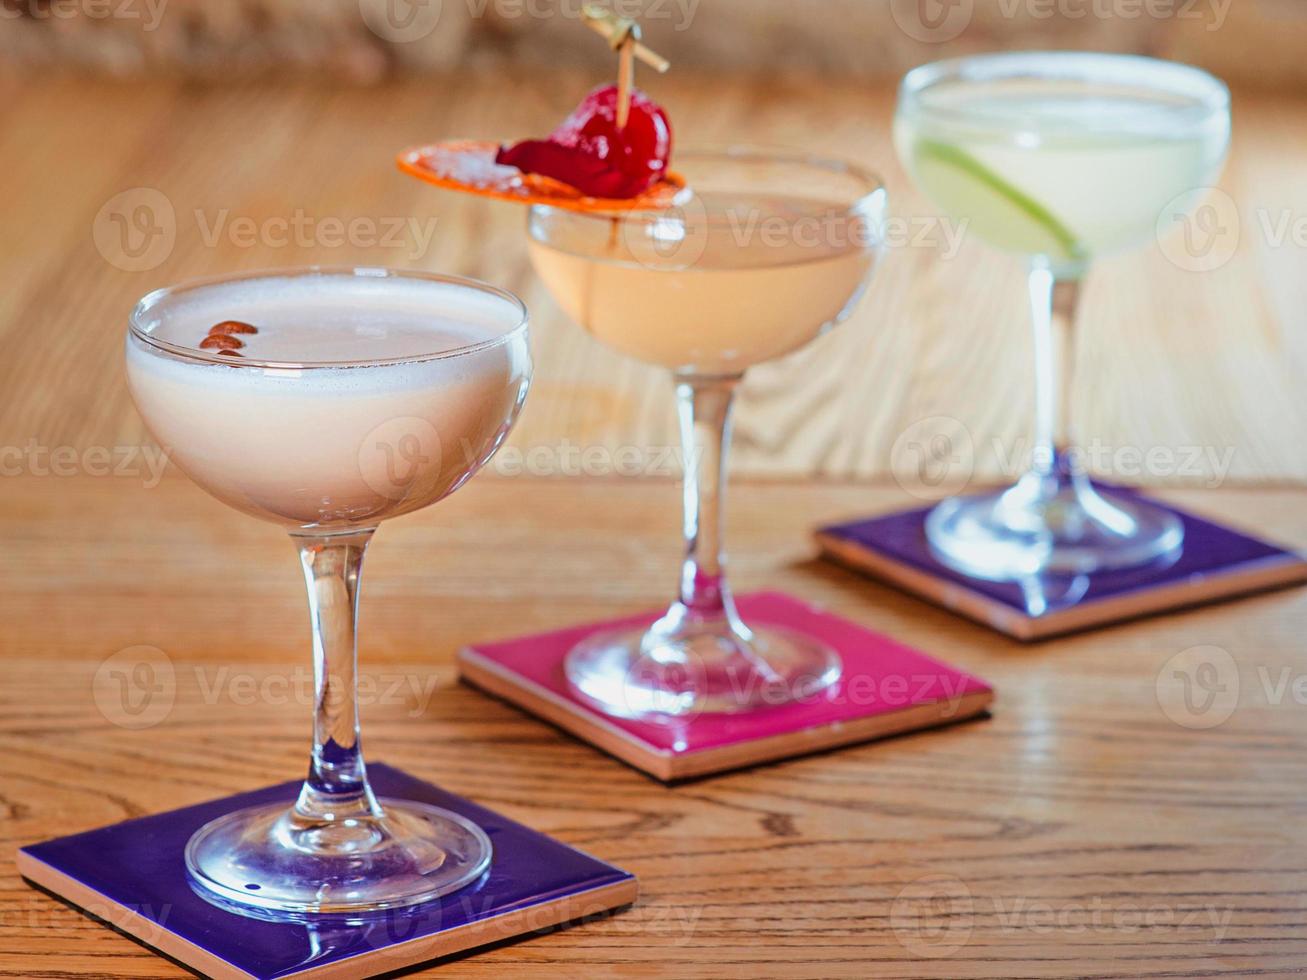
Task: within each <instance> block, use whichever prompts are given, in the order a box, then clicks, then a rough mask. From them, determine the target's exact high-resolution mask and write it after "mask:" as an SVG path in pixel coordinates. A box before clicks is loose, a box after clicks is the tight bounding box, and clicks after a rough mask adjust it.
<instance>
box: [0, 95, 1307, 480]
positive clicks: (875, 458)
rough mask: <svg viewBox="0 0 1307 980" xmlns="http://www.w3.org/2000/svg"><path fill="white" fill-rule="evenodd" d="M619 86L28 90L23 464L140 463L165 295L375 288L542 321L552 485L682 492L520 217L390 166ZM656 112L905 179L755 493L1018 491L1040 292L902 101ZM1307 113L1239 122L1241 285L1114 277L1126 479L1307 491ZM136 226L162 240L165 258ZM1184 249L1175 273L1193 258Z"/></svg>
mask: <svg viewBox="0 0 1307 980" xmlns="http://www.w3.org/2000/svg"><path fill="white" fill-rule="evenodd" d="M593 81H594V80H593V78H589V77H584V76H582V75H579V74H575V75H573V74H553V75H546V76H543V77H542V76H539V75H535V74H528V73H525V72H524V73H522V74H520V75H519V76H514V75H512V74H509V75H503V74H498V75H477V74H471V75H464V76H449V77H446V78H439V79H432V80H426V81H423V82H421V83H413V84H405V85H398V86H392V87H384V88H378V89H372V90H357V89H348V88H341V89H330V88H327V89H323V88H321V87H313V86H307V85H304V86H282V87H272V86H262V87H251V86H217V87H205V88H199V87H188V86H179V85H177V84H175V83H169V82H164V81H158V82H154V83H150V84H125V83H110V82H96V83H95V84H88V83H86V82H75V81H50V82H48V83H47V82H44V81H43V82H42V83H40V84H35V83H33V84H26V85H21V84H12V85H11V86H10V88H11V91H8V95H7V97H6V98H5V99H4V101H3V102H0V164H2V165H3V172H4V173H5V175H6V184H7V186H8V187H9V188H10V189H11V193H10V194H9V195H8V197H7V199H6V202H5V210H4V217H3V229H4V234H3V235H0V267H3V268H4V270H5V282H6V287H5V289H4V290H3V291H0V338H2V339H3V345H4V351H5V357H4V358H3V359H0V390H3V391H4V392H5V393H6V394H5V398H4V401H3V403H2V404H0V445H19V446H22V445H26V444H28V442H29V441H30V440H34V441H35V443H36V445H38V446H42V447H47V448H51V447H58V446H64V445H68V446H73V447H87V446H115V445H118V444H120V443H123V442H126V443H135V442H138V441H140V439H141V438H142V436H141V428H140V423H139V421H138V420H137V418H136V415H135V413H134V412H133V410H132V407H131V404H130V401H129V399H128V397H127V393H126V390H125V388H124V386H123V382H122V372H121V371H120V369H119V346H120V343H121V333H122V330H123V324H124V321H125V318H126V316H127V313H128V311H129V310H130V309H131V306H132V304H133V302H134V301H135V300H136V299H137V298H138V297H139V296H141V295H142V294H143V293H145V292H146V291H148V290H149V289H152V288H154V287H157V286H161V285H166V284H168V283H171V282H175V281H177V280H179V279H182V278H186V277H190V276H196V275H206V274H217V273H222V272H228V271H231V270H233V269H251V268H257V267H262V266H269V265H302V264H308V263H313V262H321V263H356V262H365V263H377V264H384V265H390V266H399V267H418V268H425V269H438V270H441V271H446V272H454V273H462V274H470V275H475V276H479V277H482V278H486V279H489V280H492V281H494V282H496V283H499V284H502V285H505V286H508V287H509V288H511V289H513V290H515V291H517V292H519V293H520V294H521V295H523V296H524V297H525V298H526V300H527V302H528V305H529V306H530V307H531V309H532V311H533V313H534V322H533V330H534V331H535V351H536V355H537V360H538V367H537V373H536V381H535V389H534V391H533V394H532V402H531V410H530V411H529V412H528V413H526V415H525V416H524V418H523V419H522V422H521V424H520V425H519V427H518V430H517V432H516V433H515V435H514V446H516V447H518V449H519V450H521V451H522V452H523V453H524V454H526V453H528V452H531V451H534V456H532V457H531V459H533V460H534V462H530V461H528V459H527V456H526V455H524V456H523V461H524V462H523V466H524V468H529V469H531V470H532V471H533V472H535V473H537V474H539V475H563V473H564V472H565V461H564V460H563V458H562V457H563V456H565V455H566V454H567V453H568V452H569V451H573V450H574V449H575V447H592V448H593V450H594V452H596V453H598V454H600V456H602V457H603V458H604V459H609V460H611V457H612V456H613V454H615V453H616V452H617V451H618V450H619V449H623V448H624V447H625V448H627V449H634V450H635V451H636V453H637V454H642V455H641V456H640V461H639V462H635V463H633V464H632V465H633V466H637V467H643V468H645V469H647V470H649V471H651V472H653V473H655V474H659V475H668V474H669V473H670V472H671V471H670V470H668V468H667V467H665V466H659V465H658V460H657V459H656V458H655V457H656V456H657V455H658V454H659V452H660V451H661V450H663V449H665V448H666V447H670V446H672V445H674V444H675V428H674V424H675V423H674V416H673V412H672V408H671V403H670V400H669V397H668V394H667V383H666V380H665V379H664V377H663V376H662V374H661V373H660V372H659V371H658V370H657V369H654V368H650V367H646V366H643V365H640V364H637V363H635V362H633V361H631V360H629V359H625V358H623V357H622V356H620V355H618V354H616V353H614V352H612V351H609V350H607V349H605V348H603V347H601V346H600V345H598V344H596V343H594V342H593V341H592V340H591V339H590V338H589V337H587V336H586V335H585V334H584V332H583V331H582V330H581V329H580V328H578V327H577V326H575V325H574V324H572V323H571V322H569V321H568V320H566V319H565V318H564V317H563V315H562V313H561V312H560V311H559V310H558V308H557V307H556V305H555V304H554V303H553V301H552V300H551V299H550V298H549V297H548V296H547V295H546V293H545V291H544V289H543V288H542V287H541V286H540V284H539V283H538V281H537V280H536V279H535V277H534V275H533V273H532V272H531V269H530V267H529V264H528V262H527V257H526V249H525V248H524V245H523V234H522V224H523V222H524V217H523V213H522V211H521V209H520V208H518V207H516V206H514V205H509V204H498V203H488V202H485V201H482V200H479V199H473V198H465V197H463V196H460V195H457V194H450V193H445V192H441V191H437V190H435V189H433V188H430V187H427V186H425V185H423V184H420V183H418V182H417V181H414V180H411V179H408V178H405V177H403V176H401V175H400V174H398V173H397V172H396V171H395V168H394V166H393V163H392V158H393V154H394V153H395V152H396V151H398V150H399V149H401V148H403V147H405V146H409V145H412V144H415V143H420V142H424V141H428V140H431V139H435V138H442V137H451V136H468V137H476V138H508V137H514V136H520V135H522V134H528V133H534V132H537V131H539V130H540V128H541V127H542V126H543V125H545V124H546V121H550V120H554V119H556V118H561V116H562V115H563V114H564V113H565V112H566V111H567V110H568V109H569V108H570V107H571V106H572V104H573V103H574V102H575V101H576V99H577V98H578V96H579V95H580V93H581V92H583V91H585V90H586V89H587V88H588V87H589V86H590V85H591V84H592V83H593ZM650 85H651V87H652V88H653V91H654V93H655V94H656V95H657V96H658V97H659V98H660V99H661V100H662V101H663V102H664V103H665V104H666V105H667V106H668V108H669V111H670V112H671V113H672V117H673V119H674V120H675V123H676V126H677V137H678V139H679V141H680V143H681V145H689V144H692V143H695V142H700V143H702V142H706V141H720V140H722V139H723V138H724V137H725V136H726V135H729V137H730V138H731V139H733V140H736V141H740V142H749V141H753V142H761V143H773V144H791V145H797V146H803V147H808V148H810V149H812V150H815V151H820V152H826V153H834V154H839V155H843V156H847V157H850V158H852V159H855V160H858V161H861V162H863V163H864V164H867V165H870V166H872V167H873V168H874V169H876V170H878V171H880V172H881V173H882V174H883V175H884V178H885V180H886V182H887V184H888V186H889V187H890V191H891V198H892V201H893V202H894V203H893V209H894V213H895V221H896V223H895V225H894V226H893V227H892V229H891V230H892V232H893V233H894V240H896V241H898V242H900V245H901V247H898V248H896V249H893V250H892V251H891V253H890V254H889V255H888V256H887V258H886V259H885V261H884V263H883V264H882V266H881V268H880V270H879V271H878V274H877V278H876V281H875V282H874V283H873V285H872V288H871V290H870V292H869V294H868V295H867V297H866V298H865V299H864V301H863V302H862V304H861V306H860V307H859V309H858V311H857V313H856V314H855V315H854V317H853V318H852V319H851V320H850V321H849V322H848V323H846V324H844V325H843V326H842V327H840V328H839V329H837V330H835V331H833V332H832V333H830V334H829V335H828V336H827V337H825V338H823V339H821V340H820V341H818V342H817V343H815V344H813V345H812V346H811V347H809V348H808V349H806V350H804V351H802V352H800V353H798V354H796V355H794V356H793V357H791V358H788V359H786V360H783V361H781V362H778V363H775V364H769V365H765V366H763V367H761V368H759V369H757V370H756V371H754V372H753V373H752V375H751V376H750V377H749V379H748V381H747V383H746V385H745V387H744V390H743V394H742V399H741V405H740V412H739V416H738V424H737V430H736V453H735V465H736V467H737V471H738V472H741V473H748V474H755V475H763V476H770V475H775V476H786V477H798V476H811V475H819V476H824V477H833V478H839V479H846V478H872V477H884V476H886V475H887V474H888V473H890V471H891V469H892V468H893V470H894V472H896V473H898V474H899V475H900V476H902V475H903V474H907V475H908V476H909V477H911V476H912V475H913V473H914V472H915V470H914V468H915V467H917V466H919V465H920V456H921V451H922V450H923V448H924V449H928V448H929V447H930V446H932V445H933V442H934V441H933V437H934V436H936V435H939V434H941V433H943V434H947V435H949V436H950V437H951V438H953V439H955V440H956V439H958V438H960V439H961V445H962V450H963V451H962V455H963V456H964V457H965V467H966V470H967V472H974V476H975V478H976V479H977V480H988V479H994V478H996V477H998V476H1000V475H1001V474H1002V473H1005V472H1010V471H1011V470H1012V469H1013V468H1014V466H1015V465H1016V463H1014V462H1013V460H1019V459H1020V458H1021V455H1022V453H1023V451H1025V450H1028V435H1029V425H1030V411H1031V402H1032V393H1031V379H1030V366H1029V358H1030V345H1029V339H1028V327H1027V314H1026V310H1025V307H1024V304H1025V298H1024V297H1025V290H1024V284H1023V282H1022V273H1021V270H1020V268H1019V266H1018V264H1017V263H1016V262H1015V261H1014V260H1012V259H1009V258H1007V257H1005V256H1002V255H999V254H997V253H994V252H991V251H989V250H988V249H986V248H984V247H983V246H981V245H980V244H978V243H971V242H965V241H964V243H963V244H962V245H961V246H960V247H959V250H958V251H957V253H956V254H953V248H954V246H951V245H950V244H949V242H950V240H951V239H949V237H948V236H949V235H951V234H954V233H955V232H956V231H957V230H958V229H957V228H955V227H953V226H951V225H950V224H949V223H947V222H941V221H940V220H939V219H938V217H937V216H936V215H935V214H934V212H933V211H931V210H930V208H929V207H928V206H927V205H926V204H925V202H924V201H923V200H922V199H921V198H920V197H919V196H918V195H917V194H916V193H915V191H914V190H913V189H912V187H911V185H910V183H909V182H908V181H907V179H906V177H905V176H904V174H903V173H902V171H901V170H900V168H899V166H898V164H897V162H896V160H895V156H894V152H893V148H892V146H891V145H890V140H889V121H890V115H891V111H892V104H893V99H892V96H893V93H892V90H891V88H889V87H875V86H869V85H866V84H844V85H842V84H838V83H834V82H831V83H823V84H819V83H817V82H811V83H804V82H802V81H786V82H774V83H765V82H764V83H759V82H749V81H744V80H740V79H735V80H722V79H709V78H701V77H695V76H693V75H687V74H685V73H677V72H673V73H671V74H669V75H668V76H666V77H665V78H659V79H655V80H653V81H651V82H650ZM1305 111H1307V98H1302V97H1291V96H1283V97H1276V96H1273V95H1257V96H1248V97H1240V98H1238V99H1237V100H1236V105H1235V120H1236V123H1235V131H1236V143H1235V149H1234V153H1233V155H1232V159H1231V163H1230V167H1229V169H1228V172H1227V174H1226V176H1225V178H1224V184H1223V186H1224V187H1225V188H1226V189H1227V190H1228V192H1229V195H1230V196H1229V198H1228V199H1227V198H1221V199H1218V203H1219V204H1221V205H1222V210H1218V211H1216V212H1213V214H1215V215H1216V217H1217V219H1218V223H1217V224H1216V225H1214V226H1213V228H1214V229H1219V228H1225V229H1226V230H1227V231H1228V232H1230V234H1229V235H1226V236H1221V235H1217V236H1216V237H1215V239H1214V241H1213V245H1214V251H1213V253H1211V254H1212V255H1214V256H1215V257H1216V258H1217V259H1220V258H1224V257H1227V256H1228V261H1225V262H1224V263H1223V264H1221V265H1220V267H1219V268H1216V269H1214V270H1213V271H1210V272H1208V273H1205V274H1198V273H1195V272H1191V271H1188V270H1187V269H1184V268H1180V267H1179V266H1177V265H1176V264H1174V263H1173V262H1172V261H1170V260H1169V259H1168V258H1167V253H1164V252H1163V251H1162V250H1161V249H1160V248H1159V247H1157V246H1156V245H1153V246H1150V247H1148V248H1144V249H1142V250H1140V251H1139V252H1137V253H1132V254H1129V255H1125V256H1121V257H1118V258H1113V259H1109V260H1106V261H1104V262H1103V263H1102V266H1101V268H1100V269H1099V270H1098V271H1097V272H1096V273H1095V275H1094V276H1093V278H1092V281H1091V282H1090V284H1089V287H1088V289H1087V296H1086V298H1085V303H1086V309H1085V323H1084V329H1083V330H1082V331H1081V347H1082V353H1081V358H1080V371H1079V376H1078V378H1077V382H1076V398H1075V401H1076V407H1077V413H1078V417H1079V419H1080V430H1081V433H1082V437H1083V440H1084V441H1085V442H1087V443H1089V444H1091V445H1092V446H1095V447H1097V449H1098V450H1100V452H1096V454H1095V455H1094V456H1093V457H1091V463H1094V464H1095V465H1097V467H1098V468H1099V470H1100V471H1103V472H1105V475H1110V476H1114V477H1116V478H1117V479H1118V480H1120V481H1121V482H1127V483H1133V482H1141V481H1142V482H1145V483H1154V484H1167V485H1192V486H1212V485H1233V484H1238V483H1246V482H1254V481H1255V482H1267V481H1274V482H1296V483H1301V482H1303V481H1307V453H1304V452H1303V450H1302V444H1303V437H1304V435H1307V401H1305V400H1304V399H1303V398H1302V397H1301V390H1300V388H1301V378H1302V377H1303V376H1304V374H1307V313H1305V312H1304V311H1307V285H1305V284H1307V275H1304V274H1303V272H1304V269H1307V238H1305V237H1304V234H1307V227H1305V225H1307V185H1304V183H1303V181H1302V180H1301V173H1302V169H1303V166H1304V163H1305V161H1307V129H1305V128H1304V127H1303V126H1301V125H1300V124H1299V123H1300V121H1301V119H1302V117H1303V115H1304V112H1305ZM1227 202H1228V206H1227ZM142 208H144V209H145V210H141V209H142ZM1229 208H1233V212H1230V211H1229V210H1228V209H1229ZM138 218H139V219H141V220H142V221H145V222H146V224H145V225H143V226H141V227H143V228H147V229H152V228H161V229H163V230H164V231H163V233H161V234H158V235H155V234H153V233H152V232H150V233H149V234H150V235H151V237H149V238H148V239H147V238H145V237H143V236H144V235H146V234H147V232H145V231H141V232H140V233H139V234H138V233H137V226H136V225H135V224H132V222H134V221H136V220H137V219H138ZM1236 229H1238V230H1241V232H1242V234H1241V235H1238V236H1235V235H1234V234H1233V232H1234V231H1235V230H1236ZM1200 230H1201V229H1200ZM124 235H126V237H125V238H124ZM1235 237H1237V238H1238V242H1237V248H1233V246H1234V245H1235V241H1234V239H1235ZM1169 241H1170V243H1171V245H1170V247H1171V249H1172V250H1173V249H1174V248H1176V247H1178V245H1177V242H1179V241H1180V240H1177V239H1174V238H1173V239H1170V240H1169ZM123 242H127V244H128V247H129V248H130V247H132V246H133V245H135V246H137V247H140V248H141V249H142V255H141V257H140V261H141V262H144V263H146V264H149V263H155V265H154V267H153V268H149V269H145V270H142V271H127V270H129V269H132V268H135V267H136V266H137V265H139V264H140V262H138V261H136V260H134V259H133V258H132V257H131V256H129V255H127V254H125V253H124V251H123V246H122V243H123ZM1231 250H1232V254H1231ZM1171 254H1172V255H1175V253H1174V251H1172V252H1171ZM1180 258H1181V260H1183V259H1184V258H1185V256H1183V255H1181V256H1180ZM569 447H573V450H569ZM1149 451H1158V452H1160V453H1162V454H1163V455H1164V456H1165V455H1170V456H1171V457H1172V458H1171V459H1170V460H1169V461H1167V460H1166V459H1164V458H1162V457H1158V460H1159V461H1158V462H1155V463H1154V464H1151V465H1149V466H1148V467H1146V468H1145V469H1143V470H1140V469H1139V467H1138V466H1137V465H1135V464H1134V463H1132V459H1133V458H1134V456H1136V455H1139V454H1143V453H1147V452H1149ZM611 465H612V464H611V461H610V462H608V463H604V461H603V459H599V460H598V461H597V462H596V463H594V464H593V465H591V466H590V467H589V470H591V471H595V472H598V473H599V474H600V475H602V472H603V470H604V468H605V466H608V467H611ZM964 475H965V474H964Z"/></svg>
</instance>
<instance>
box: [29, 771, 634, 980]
mask: <svg viewBox="0 0 1307 980" xmlns="http://www.w3.org/2000/svg"><path fill="white" fill-rule="evenodd" d="M368 773H369V775H370V777H371V781H372V785H373V788H374V789H375V790H376V791H377V793H378V795H380V796H391V797H398V798H400V799H406V800H419V801H421V802H424V803H432V804H435V805H436V806H440V807H445V808H446V809H449V810H453V811H454V812H455V813H460V814H463V815H464V816H466V817H468V818H470V819H471V820H473V821H475V822H476V823H477V824H479V825H480V826H481V828H482V829H483V830H485V832H486V833H487V834H488V835H489V836H490V840H491V843H492V844H493V845H494V858H493V860H492V862H491V865H490V870H489V871H487V872H486V874H485V875H484V876H483V877H482V878H481V880H480V881H478V882H476V883H474V884H472V885H469V886H467V887H466V888H464V889H461V890H460V891H457V892H454V893H452V894H450V895H447V896H445V897H444V898H443V899H441V900H440V901H438V902H432V903H430V904H428V905H422V906H418V907H416V908H414V909H403V910H397V911H394V912H390V913H386V914H384V915H382V916H379V917H376V918H370V919H368V920H367V923H366V924H365V925H345V924H336V923H332V922H329V921H327V920H325V919H324V922H323V923H322V924H316V923H315V924H313V925H305V924H293V923H274V922H265V921H261V920H258V919H253V918H247V917H245V916H241V915H236V914H234V913H231V912H225V911H223V910H221V909H219V908H216V907H215V906H213V905H210V904H209V903H208V902H206V901H205V900H204V899H202V898H200V897H199V896H198V895H196V894H195V892H193V891H192V890H191V887H190V885H189V884H188V882H187V879H186V871H185V866H184V865H183V862H182V851H183V848H184V847H185V845H186V841H187V840H188V839H189V838H190V836H191V834H192V833H194V832H195V830H197V829H198V828H199V827H200V826H201V825H202V824H204V823H206V822H207V821H209V820H211V819H213V818H214V817H217V816H220V815H222V814H224V813H228V812H230V811H232V810H236V809H239V808H240V807H245V806H251V805H254V804H259V803H272V802H276V801H277V800H285V801H286V803H287V805H289V804H291V803H292V802H294V800H295V794H296V793H298V792H299V788H300V784H299V783H298V782H290V783H283V784H282V785H280V786H270V787H267V788H265V789H259V790H254V791H253V792H250V793H241V794H239V795H237V796H231V797H227V798H226V799H221V800H214V801H212V802H210V803H201V804H200V805H198V806H192V807H187V808H185V809H182V810H173V811H172V812H170V813H161V814H158V815H156V816H152V817H142V818H140V819H137V820H128V821H126V822H124V823H119V824H114V825H113V826H111V827H102V828H100V829H99V830H92V831H88V832H86V833H84V834H75V835H73V836H71V837H61V838H58V839H57V840H51V841H46V842H45V843H43V844H33V845H32V846H31V847H24V848H22V849H21V850H20V851H19V852H18V870H19V871H20V872H21V874H22V875H23V877H25V878H27V879H29V880H30V881H31V882H33V883H35V884H37V885H39V886H40V887H42V888H45V889H47V890H49V891H51V892H54V893H55V894H56V895H59V896H61V897H62V898H64V899H66V900H68V901H70V902H72V903H73V904H74V905H77V906H79V907H80V908H82V909H83V910H85V911H86V912H88V913H89V914H91V915H92V916H94V917H96V918H100V919H102V920H104V921H105V922H106V923H107V924H109V925H111V926H113V927H115V928H117V929H120V930H122V931H124V932H126V933H129V934H130V935H132V936H135V937H136V938H137V939H140V940H141V941H142V942H144V943H146V944H147V945H149V946H152V947H154V948H155V949H157V950H158V951H159V952H161V953H163V954H164V955H166V956H169V957H171V958H173V959H175V960H177V961H179V962H181V963H183V964H185V965H186V966H188V967H191V968H192V969H195V970H198V971H200V972H202V973H203V974H205V975H206V976H210V977H215V978H222V980H227V978H258V980H272V978H285V977H313V978H318V980H323V978H342V980H343V978H362V977H371V976H376V975H378V974H381V973H387V972H389V971H391V970H398V969H401V968H403V967H407V966H412V965H414V964H416V963H421V962H424V961H425V960H429V959H432V958H434V957H437V956H445V955H448V954H450V953H455V952H458V951H460V950H464V949H470V948H472V947H474V946H480V945H484V944H486V943H490V942H495V941H497V940H502V939H506V938H509V937H512V936H518V935H522V934H524V933H527V932H533V931H536V930H541V929H547V928H549V927H551V926H556V925H558V924H560V923H563V922H568V921H571V920H574V919H579V918H583V917H586V916H592V915H596V914H599V913H601V912H604V911H607V910H610V909H613V908H618V907H620V906H623V905H629V904H630V903H631V902H633V901H635V898H636V893H637V887H638V886H637V884H636V880H635V877H634V876H633V875H631V874H629V873H627V872H625V871H622V870H621V869H620V868H615V867H613V866H612V865H610V864H605V863H604V862H603V861H599V860H597V859H595V858H592V857H590V856H589V855H587V854H583V853H581V852H580V851H577V850H574V849H573V848H570V847H568V846H567V845H565V844H562V843H560V842H558V841H556V840H554V839H553V838H551V837H546V836H545V835H544V834H541V833H537V832H536V831H534V830H531V829H529V828H527V827H524V826H522V825H521V824H519V823H515V822H514V821H512V820H509V819H507V818H506V817H503V816H501V815H500V814H498V813H495V812H494V811H493V810H487V809H485V808H484V807H480V806H477V805H476V804H475V803H471V802H469V801H468V800H465V799H463V798H462V797H459V796H455V795H453V794H452V793H447V792H445V791H444V790H442V789H439V788H437V787H435V786H432V785H431V784H430V783H425V782H422V781H421V780H418V779H414V778H413V777H412V776H409V775H408V774H406V773H404V772H401V771H400V770H398V769H393V768H391V767H390V766H387V765H383V764H381V763H372V764H370V765H369V766H368ZM338 921H339V920H337V922H338Z"/></svg>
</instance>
